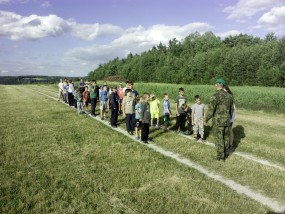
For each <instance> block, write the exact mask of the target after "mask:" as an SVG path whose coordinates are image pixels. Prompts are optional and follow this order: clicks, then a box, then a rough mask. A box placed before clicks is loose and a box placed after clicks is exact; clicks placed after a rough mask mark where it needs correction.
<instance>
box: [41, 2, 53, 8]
mask: <svg viewBox="0 0 285 214" xmlns="http://www.w3.org/2000/svg"><path fill="white" fill-rule="evenodd" d="M41 6H42V8H48V7H50V6H51V4H50V2H49V1H45V2H44V3H42V4H41Z"/></svg>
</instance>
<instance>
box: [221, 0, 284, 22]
mask: <svg viewBox="0 0 285 214" xmlns="http://www.w3.org/2000/svg"><path fill="white" fill-rule="evenodd" d="M284 3H285V1H284V0H239V1H238V3H237V4H236V5H234V6H228V7H226V8H224V12H225V13H229V16H228V19H236V20H237V21H241V22H244V21H245V19H247V18H249V17H252V16H254V15H255V14H257V13H259V12H262V11H265V10H268V9H270V8H272V7H274V6H280V5H281V4H284Z"/></svg>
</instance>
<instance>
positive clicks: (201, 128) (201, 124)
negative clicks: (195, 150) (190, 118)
mask: <svg viewBox="0 0 285 214" xmlns="http://www.w3.org/2000/svg"><path fill="white" fill-rule="evenodd" d="M199 134H200V136H201V138H203V139H204V120H203V119H200V121H199Z"/></svg>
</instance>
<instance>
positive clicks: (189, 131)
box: [185, 105, 192, 135]
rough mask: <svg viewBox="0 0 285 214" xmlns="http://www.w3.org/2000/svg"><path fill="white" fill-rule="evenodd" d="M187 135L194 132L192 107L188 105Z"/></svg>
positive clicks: (186, 111)
mask: <svg viewBox="0 0 285 214" xmlns="http://www.w3.org/2000/svg"><path fill="white" fill-rule="evenodd" d="M185 113H186V124H187V135H191V134H192V109H191V107H190V106H188V105H187V107H186V110H185Z"/></svg>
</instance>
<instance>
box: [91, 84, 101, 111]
mask: <svg viewBox="0 0 285 214" xmlns="http://www.w3.org/2000/svg"><path fill="white" fill-rule="evenodd" d="M89 92H90V101H91V116H93V117H95V116H96V115H95V109H96V105H97V100H98V97H99V87H98V86H97V83H96V80H92V83H91V84H90V87H89Z"/></svg>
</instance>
